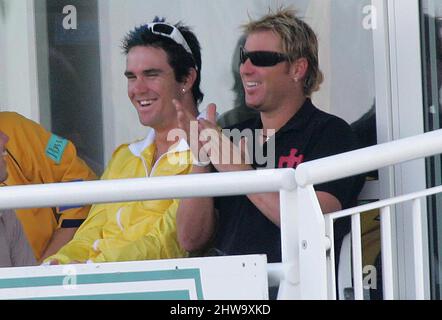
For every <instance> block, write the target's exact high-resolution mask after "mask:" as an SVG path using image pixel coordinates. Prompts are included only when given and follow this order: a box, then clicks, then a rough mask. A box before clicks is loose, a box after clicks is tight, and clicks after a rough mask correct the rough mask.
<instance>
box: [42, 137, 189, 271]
mask: <svg viewBox="0 0 442 320" xmlns="http://www.w3.org/2000/svg"><path fill="white" fill-rule="evenodd" d="M154 138H155V133H154V131H153V130H152V131H151V133H150V134H149V135H148V137H147V138H146V139H145V140H143V141H140V142H137V143H134V144H131V145H122V146H120V147H119V148H117V149H116V150H115V152H114V154H113V156H112V159H111V161H110V163H109V165H108V167H107V168H106V171H105V172H104V174H103V176H102V179H128V178H141V177H146V178H149V177H153V176H171V175H180V174H188V173H189V172H190V170H191V168H192V167H191V165H189V161H188V159H189V157H190V151H189V147H188V145H187V143H186V142H184V140H182V141H181V142H180V143H179V144H178V146H176V147H175V148H174V149H173V150H171V151H170V152H168V153H167V154H165V155H163V156H162V157H160V158H159V159H158V161H157V162H156V163H155V164H154V165H153V166H152V162H153V159H154V154H155V149H156V147H155V144H154ZM170 156H172V158H171V157H170ZM171 159H172V160H173V161H170V160H171ZM178 202H179V200H178V199H166V200H149V201H136V202H128V203H109V204H97V205H94V206H93V207H92V209H91V211H90V213H89V216H88V218H87V219H86V221H85V222H84V223H83V224H82V226H81V227H80V229H79V230H78V231H77V233H76V234H75V236H74V238H73V239H72V241H71V242H69V243H68V244H67V245H65V246H64V247H63V248H61V249H60V251H59V252H58V253H57V254H55V255H53V256H51V257H49V258H48V259H46V261H49V260H53V259H57V260H58V261H59V262H60V263H62V264H65V263H69V262H71V261H80V262H84V261H90V262H97V263H98V262H111V261H113V262H114V261H134V260H149V259H167V258H178V257H185V256H187V253H186V252H185V251H184V250H183V249H182V248H181V247H180V245H179V244H178V240H177V236H176V221H175V217H176V211H177V208H178Z"/></svg>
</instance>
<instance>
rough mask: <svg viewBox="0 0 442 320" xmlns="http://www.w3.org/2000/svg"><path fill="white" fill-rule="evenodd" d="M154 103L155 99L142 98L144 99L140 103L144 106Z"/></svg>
mask: <svg viewBox="0 0 442 320" xmlns="http://www.w3.org/2000/svg"><path fill="white" fill-rule="evenodd" d="M152 103H153V100H142V101H140V105H141V106H142V107H148V106H150V105H151V104H152Z"/></svg>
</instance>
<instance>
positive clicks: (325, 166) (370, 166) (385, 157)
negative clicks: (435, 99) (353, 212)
mask: <svg viewBox="0 0 442 320" xmlns="http://www.w3.org/2000/svg"><path fill="white" fill-rule="evenodd" d="M410 146H413V147H412V148H410ZM441 151H442V129H441V130H435V131H431V132H427V133H424V134H420V135H416V136H413V137H409V138H404V139H400V140H395V141H391V142H387V143H383V144H378V145H375V146H371V147H368V148H363V149H358V150H354V151H350V152H346V153H341V154H338V155H334V156H331V157H326V158H322V159H318V160H313V161H309V162H305V163H302V164H300V165H299V166H298V167H297V169H296V182H297V183H298V184H299V185H300V186H301V187H305V186H307V185H310V184H312V185H315V184H319V183H323V182H327V181H334V180H337V179H341V178H344V177H349V176H353V175H356V174H361V173H364V172H369V171H372V170H376V169H379V168H384V167H386V166H390V165H394V164H396V163H400V162H406V161H410V160H414V159H419V158H423V157H427V156H432V155H435V154H440V153H441Z"/></svg>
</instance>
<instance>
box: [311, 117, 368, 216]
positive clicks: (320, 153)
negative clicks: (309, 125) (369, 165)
mask: <svg viewBox="0 0 442 320" xmlns="http://www.w3.org/2000/svg"><path fill="white" fill-rule="evenodd" d="M317 132H318V133H317V134H318V137H317V139H315V140H316V141H317V142H316V143H315V144H314V145H313V146H312V149H311V151H310V152H309V153H308V157H306V159H305V160H304V162H308V161H312V160H316V159H320V158H324V157H328V156H332V155H336V154H339V153H344V152H348V151H351V150H354V149H357V146H358V144H357V138H356V135H355V134H354V133H353V131H352V129H351V127H350V126H349V125H348V124H347V123H346V122H345V121H343V120H341V119H339V118H332V119H330V120H329V121H328V122H327V123H326V124H325V125H324V127H323V128H322V129H321V130H317ZM363 181H364V177H363V175H358V176H352V177H348V178H344V179H340V180H335V181H331V182H326V183H322V184H319V185H315V186H314V188H315V190H316V191H323V192H327V193H330V194H332V195H333V196H335V197H336V198H337V199H338V200H339V202H340V203H341V205H342V207H343V208H348V207H350V206H353V205H354V204H355V201H356V198H357V195H358V194H359V192H360V190H361V189H362V185H363Z"/></svg>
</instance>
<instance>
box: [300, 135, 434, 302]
mask: <svg viewBox="0 0 442 320" xmlns="http://www.w3.org/2000/svg"><path fill="white" fill-rule="evenodd" d="M440 153H442V130H436V131H433V132H429V133H425V134H421V135H417V136H413V137H410V138H405V139H401V140H397V141H392V142H389V143H384V144H379V145H376V146H372V147H368V148H364V149H359V150H355V151H352V152H347V153H343V154H339V155H335V156H332V157H327V158H323V159H318V160H315V161H311V162H307V163H303V164H301V165H300V166H298V168H297V170H296V181H297V183H298V193H299V194H300V192H301V190H302V189H304V188H309V187H311V186H312V185H315V184H320V183H323V182H327V181H332V180H336V179H341V178H344V177H348V176H352V175H356V174H360V173H364V172H369V171H372V170H375V169H380V168H383V167H386V166H389V165H394V164H399V163H403V162H406V161H410V160H414V159H419V158H424V157H428V156H432V155H437V154H440ZM440 192H442V187H436V188H431V189H427V190H424V191H421V192H415V193H412V194H408V195H403V196H399V197H395V198H391V199H387V200H381V201H377V202H374V203H371V204H367V205H363V206H359V207H356V208H352V209H348V210H343V211H340V212H336V213H331V214H327V215H325V216H324V217H325V225H326V229H325V236H326V238H328V239H333V221H334V220H336V219H338V218H342V217H345V216H351V226H352V232H351V236H352V264H353V282H354V296H355V299H363V279H362V275H363V273H362V250H361V228H360V216H361V214H362V213H363V212H366V211H369V210H373V209H379V210H380V212H381V214H380V215H381V252H382V279H383V296H384V299H393V297H394V292H393V260H392V257H393V251H392V232H391V225H390V221H391V220H390V215H391V208H392V206H394V205H396V204H399V203H404V202H408V201H412V208H413V209H412V217H413V235H412V236H413V239H414V247H413V248H410V250H412V251H413V253H414V282H415V283H414V287H415V297H416V299H423V298H424V267H423V266H424V255H423V238H422V237H423V235H422V202H421V201H422V199H424V198H425V197H427V196H431V195H434V194H437V193H440ZM299 197H301V196H300V195H299ZM302 230H303V228H301V230H300V235H301V234H302ZM301 239H302V238H301ZM301 241H302V240H301ZM334 259H335V257H334V246H333V243H332V241H331V246H330V250H329V253H328V255H327V270H328V277H327V278H328V290H329V291H328V295H329V298H331V299H334V298H336V279H335V275H336V273H335V270H334V269H335V267H334V266H335V264H334ZM302 263H303V260H302V257H301V264H302Z"/></svg>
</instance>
